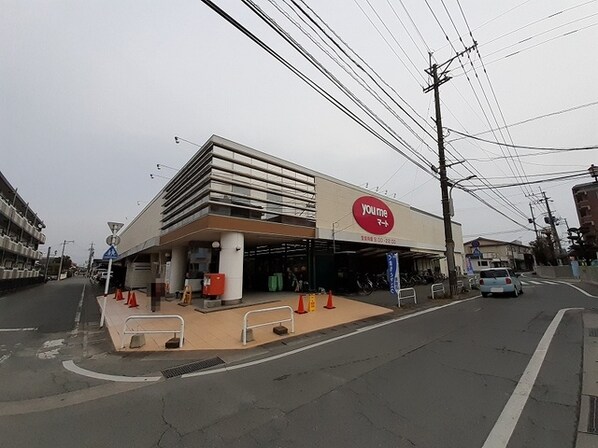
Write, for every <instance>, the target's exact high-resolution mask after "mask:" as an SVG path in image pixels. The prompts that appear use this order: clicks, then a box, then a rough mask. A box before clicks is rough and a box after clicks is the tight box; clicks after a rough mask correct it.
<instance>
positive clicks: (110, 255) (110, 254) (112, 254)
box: [102, 246, 118, 260]
mask: <svg viewBox="0 0 598 448" xmlns="http://www.w3.org/2000/svg"><path fill="white" fill-rule="evenodd" d="M117 258H118V252H116V247H114V246H110V247H109V248H108V250H107V251H106V252H104V255H103V256H102V260H116V259H117Z"/></svg>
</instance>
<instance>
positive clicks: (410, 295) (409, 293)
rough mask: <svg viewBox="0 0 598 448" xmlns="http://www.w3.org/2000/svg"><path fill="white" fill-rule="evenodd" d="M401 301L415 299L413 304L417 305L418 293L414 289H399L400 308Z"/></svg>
mask: <svg viewBox="0 0 598 448" xmlns="http://www.w3.org/2000/svg"><path fill="white" fill-rule="evenodd" d="M401 299H413V302H414V303H415V304H416V305H417V293H416V292H415V289H414V288H403V289H399V307H400V306H401Z"/></svg>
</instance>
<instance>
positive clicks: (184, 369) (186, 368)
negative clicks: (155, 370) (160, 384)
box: [162, 357, 224, 378]
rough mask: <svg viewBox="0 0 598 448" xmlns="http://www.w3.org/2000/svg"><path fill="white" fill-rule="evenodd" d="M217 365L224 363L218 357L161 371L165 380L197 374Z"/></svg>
mask: <svg viewBox="0 0 598 448" xmlns="http://www.w3.org/2000/svg"><path fill="white" fill-rule="evenodd" d="M218 364H224V361H223V360H222V359H220V358H218V357H215V358H209V359H203V360H201V361H195V362H192V363H189V364H184V365H182V366H177V367H173V368H171V369H166V370H162V375H164V377H165V378H174V377H175V376H181V375H184V374H186V373H191V372H197V371H198V370H203V369H207V368H208V367H214V366H217V365H218Z"/></svg>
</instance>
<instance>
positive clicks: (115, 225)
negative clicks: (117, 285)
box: [100, 222, 123, 328]
mask: <svg viewBox="0 0 598 448" xmlns="http://www.w3.org/2000/svg"><path fill="white" fill-rule="evenodd" d="M122 226H123V224H122V223H120V222H109V223H108V227H109V228H110V231H111V232H112V234H111V235H110V236H109V239H110V244H109V246H110V247H113V246H114V244H115V242H116V240H117V236H116V234H117V233H118V231H119V230H120V229H121V228H122ZM111 273H112V258H110V259H109V260H108V272H107V273H106V286H105V287H104V301H103V306H102V315H101V317H100V328H101V327H103V326H104V320H105V318H106V305H107V304H108V301H107V298H108V288H109V287H110V274H111Z"/></svg>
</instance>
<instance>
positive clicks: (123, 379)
mask: <svg viewBox="0 0 598 448" xmlns="http://www.w3.org/2000/svg"><path fill="white" fill-rule="evenodd" d="M62 365H63V367H64V368H65V369H66V370H68V371H70V372H73V373H76V374H78V375H83V376H88V377H90V378H95V379H98V380H106V381H116V382H120V383H144V382H150V381H159V380H161V379H162V378H163V377H161V376H124V375H108V374H105V373H98V372H93V371H92V370H87V369H83V368H81V367H79V366H77V365H75V363H74V362H73V361H72V360H71V361H63V362H62Z"/></svg>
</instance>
